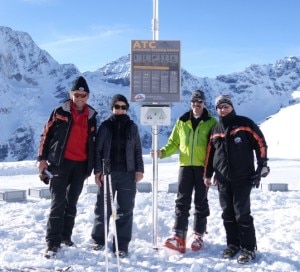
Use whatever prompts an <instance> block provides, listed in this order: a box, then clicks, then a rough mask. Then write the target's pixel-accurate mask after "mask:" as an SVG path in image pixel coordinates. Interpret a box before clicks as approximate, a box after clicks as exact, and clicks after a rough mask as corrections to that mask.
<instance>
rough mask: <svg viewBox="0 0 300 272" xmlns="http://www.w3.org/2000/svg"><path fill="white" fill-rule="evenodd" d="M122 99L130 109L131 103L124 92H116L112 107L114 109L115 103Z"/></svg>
mask: <svg viewBox="0 0 300 272" xmlns="http://www.w3.org/2000/svg"><path fill="white" fill-rule="evenodd" d="M118 101H122V102H124V103H125V104H126V107H127V110H128V109H129V103H128V101H127V98H126V97H125V96H124V95H122V94H116V95H114V96H113V97H112V99H111V109H113V107H114V105H115V104H116V103H117V102H118Z"/></svg>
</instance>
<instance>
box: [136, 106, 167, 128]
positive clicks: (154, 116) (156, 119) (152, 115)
mask: <svg viewBox="0 0 300 272" xmlns="http://www.w3.org/2000/svg"><path fill="white" fill-rule="evenodd" d="M141 124H142V125H150V126H159V125H162V126H169V125H170V124H171V109H170V106H169V105H142V106H141Z"/></svg>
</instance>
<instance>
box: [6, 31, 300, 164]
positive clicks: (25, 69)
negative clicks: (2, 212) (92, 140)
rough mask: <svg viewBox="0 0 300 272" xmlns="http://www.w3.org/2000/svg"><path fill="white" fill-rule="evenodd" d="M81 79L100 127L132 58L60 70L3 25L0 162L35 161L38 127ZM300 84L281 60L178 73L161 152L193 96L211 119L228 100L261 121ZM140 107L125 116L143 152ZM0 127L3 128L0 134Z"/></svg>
mask: <svg viewBox="0 0 300 272" xmlns="http://www.w3.org/2000/svg"><path fill="white" fill-rule="evenodd" d="M81 74H82V75H83V76H85V78H86V79H87V82H88V84H89V87H90V89H91V94H90V99H89V100H88V103H89V104H90V105H91V106H93V107H94V108H95V109H96V110H97V112H98V122H99V124H100V122H101V121H103V120H104V119H106V118H107V117H108V116H109V115H110V114H111V109H110V98H111V96H112V95H114V94H116V93H122V94H124V95H125V96H126V97H128V98H129V97H130V95H129V92H130V90H129V87H130V55H127V56H122V57H120V58H118V59H117V60H114V61H112V62H110V63H108V64H106V65H105V66H103V67H101V68H99V69H97V70H96V71H94V72H90V71H87V72H84V73H80V71H79V70H78V69H77V67H76V66H75V65H74V64H59V63H58V62H57V61H56V60H54V59H53V58H52V57H51V56H50V54H48V53H47V52H46V51H45V50H42V49H40V48H39V47H38V46H37V45H36V44H35V43H34V41H33V40H32V38H31V37H30V35H29V34H27V33H26V32H22V31H14V30H12V29H11V28H9V27H2V26H0V98H1V99H0V127H1V128H2V134H1V135H0V161H21V160H28V159H29V160H31V159H35V158H36V154H37V149H38V144H39V137H40V133H41V131H42V129H43V125H44V124H45V122H46V121H47V119H48V117H49V115H50V112H51V111H52V110H53V108H54V107H56V106H58V105H59V104H60V103H61V102H63V101H64V100H65V99H67V98H68V91H69V89H70V88H71V85H72V82H73V80H74V79H75V78H76V77H77V76H79V75H81ZM299 86H300V57H296V56H291V57H285V58H283V59H281V60H278V61H276V62H275V63H274V64H266V65H255V64H253V65H250V66H249V67H247V68H245V70H244V71H243V72H239V73H237V72H235V73H231V74H228V75H219V76H217V77H216V78H214V79H211V78H207V77H204V78H201V77H198V76H195V75H192V74H190V73H189V72H188V71H187V70H186V69H184V68H182V69H181V103H171V104H170V106H171V125H170V126H166V127H165V126H162V127H160V129H159V131H160V136H159V146H162V145H163V144H164V143H165V142H166V140H167V138H168V135H169V134H170V132H171V130H172V127H173V124H174V123H175V121H176V119H177V118H178V117H179V116H180V115H181V114H183V113H184V112H185V111H187V110H188V109H189V107H190V95H191V93H192V91H193V90H195V89H198V88H201V89H203V90H204V91H205V93H206V107H207V108H208V109H209V111H210V112H211V113H212V114H213V115H215V114H216V112H215V108H214V99H215V97H216V96H218V95H219V94H221V93H226V94H229V95H231V96H232V99H233V102H234V107H235V109H236V111H237V113H238V114H240V115H246V116H249V117H250V118H252V119H253V120H255V121H256V122H257V123H261V122H263V121H264V120H266V118H268V116H270V115H273V114H275V113H276V112H278V111H279V110H280V109H281V108H284V107H287V106H289V105H293V104H296V103H299V98H294V97H293V93H294V92H296V91H297V90H298V89H299ZM140 106H141V103H137V102H134V103H133V102H132V103H131V105H130V110H129V115H130V117H131V118H132V119H133V120H134V121H135V122H136V123H137V124H138V125H139V129H140V133H141V137H142V144H143V150H144V152H145V153H146V152H148V151H149V149H150V148H151V139H152V132H151V127H150V126H142V125H140V121H139V115H140ZM3 128H4V129H3Z"/></svg>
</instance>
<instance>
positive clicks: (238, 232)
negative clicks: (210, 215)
mask: <svg viewBox="0 0 300 272" xmlns="http://www.w3.org/2000/svg"><path fill="white" fill-rule="evenodd" d="M250 184H251V183H250V181H249V180H243V181H238V182H232V181H228V180H226V181H222V182H219V184H218V190H219V201H220V205H221V208H222V211H223V213H222V218H223V224H224V227H225V231H226V239H227V245H229V244H232V245H236V246H238V247H242V248H245V249H247V250H250V251H253V250H254V249H255V248H256V237H255V228H254V223H253V217H252V216H251V210H250V194H251V190H252V186H251V185H250Z"/></svg>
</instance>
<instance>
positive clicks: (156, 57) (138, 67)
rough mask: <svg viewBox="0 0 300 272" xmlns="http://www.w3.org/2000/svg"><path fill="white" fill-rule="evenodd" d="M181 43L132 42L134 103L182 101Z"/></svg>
mask: <svg viewBox="0 0 300 272" xmlns="http://www.w3.org/2000/svg"><path fill="white" fill-rule="evenodd" d="M180 67H181V65H180V41H161V40H158V41H156V40H132V41H131V79H130V82H131V84H130V91H131V97H130V98H131V102H147V103H169V102H180Z"/></svg>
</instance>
